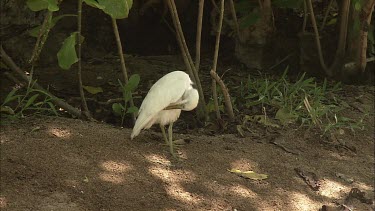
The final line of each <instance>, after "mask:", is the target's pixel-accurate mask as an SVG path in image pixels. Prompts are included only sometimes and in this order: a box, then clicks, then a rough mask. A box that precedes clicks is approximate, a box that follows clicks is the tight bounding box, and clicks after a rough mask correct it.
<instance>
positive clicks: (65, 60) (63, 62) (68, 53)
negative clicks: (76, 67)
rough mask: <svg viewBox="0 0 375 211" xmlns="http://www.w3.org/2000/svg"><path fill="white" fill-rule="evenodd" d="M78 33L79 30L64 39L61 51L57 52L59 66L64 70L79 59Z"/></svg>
mask: <svg viewBox="0 0 375 211" xmlns="http://www.w3.org/2000/svg"><path fill="white" fill-rule="evenodd" d="M77 34H78V33H77V32H73V33H72V34H71V35H70V36H69V37H67V38H66V39H65V40H64V42H63V45H62V46H61V49H60V50H59V52H57V59H58V62H59V66H60V67H61V68H62V69H64V70H67V69H69V68H70V67H71V66H72V64H74V63H76V62H77V61H78V58H77V53H76V49H75V45H76V37H77Z"/></svg>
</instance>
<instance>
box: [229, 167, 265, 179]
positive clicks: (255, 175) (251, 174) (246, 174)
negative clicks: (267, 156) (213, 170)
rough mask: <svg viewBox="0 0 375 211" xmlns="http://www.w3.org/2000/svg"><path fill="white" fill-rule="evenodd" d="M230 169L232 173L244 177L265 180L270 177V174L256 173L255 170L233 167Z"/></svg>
mask: <svg viewBox="0 0 375 211" xmlns="http://www.w3.org/2000/svg"><path fill="white" fill-rule="evenodd" d="M228 171H229V172H231V173H234V174H237V175H238V176H240V177H244V178H247V179H252V180H264V179H267V178H268V175H266V174H258V173H255V172H254V171H241V170H238V169H231V170H229V169H228Z"/></svg>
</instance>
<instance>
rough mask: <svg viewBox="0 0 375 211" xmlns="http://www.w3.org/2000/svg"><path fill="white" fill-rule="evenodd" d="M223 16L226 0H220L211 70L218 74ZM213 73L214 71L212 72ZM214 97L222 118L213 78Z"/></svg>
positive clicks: (217, 114) (218, 117)
mask: <svg viewBox="0 0 375 211" xmlns="http://www.w3.org/2000/svg"><path fill="white" fill-rule="evenodd" d="M223 17H224V0H221V1H220V18H219V25H218V29H217V33H216V43H215V53H214V60H213V64H212V66H213V67H212V70H211V72H213V73H215V74H216V67H217V58H218V56H219V48H220V35H221V27H222V25H223ZM211 75H212V73H211ZM212 98H213V99H214V105H215V111H216V118H217V119H221V115H220V110H219V103H218V100H217V98H218V97H217V90H216V80H215V79H214V78H213V79H212Z"/></svg>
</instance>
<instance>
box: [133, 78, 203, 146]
mask: <svg viewBox="0 0 375 211" xmlns="http://www.w3.org/2000/svg"><path fill="white" fill-rule="evenodd" d="M192 84H193V83H192V81H191V80H190V77H189V75H188V74H186V73H185V72H183V71H174V72H171V73H168V74H166V75H165V76H163V77H162V78H160V79H159V80H158V81H157V82H156V83H155V84H154V85H153V86H152V87H151V89H150V91H149V92H148V93H147V95H146V97H145V99H144V100H143V102H142V105H141V107H140V109H139V115H138V118H137V121H136V122H135V125H134V128H133V131H132V134H131V138H132V139H133V138H134V137H135V136H137V135H138V134H139V133H140V131H141V130H142V129H148V128H150V127H151V126H152V125H153V124H160V125H162V126H164V125H167V124H170V123H173V122H175V121H176V120H177V119H178V117H179V116H180V114H181V109H172V110H164V109H165V108H166V107H168V106H169V105H171V104H180V103H181V104H183V105H184V108H183V109H182V110H192V109H194V108H195V107H196V106H197V104H198V99H199V95H198V92H197V90H195V89H194V88H193V87H192Z"/></svg>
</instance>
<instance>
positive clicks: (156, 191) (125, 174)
mask: <svg viewBox="0 0 375 211" xmlns="http://www.w3.org/2000/svg"><path fill="white" fill-rule="evenodd" d="M348 95H350V93H349V94H348ZM366 99H370V100H371V99H372V100H373V96H372V95H368V98H366ZM372 102H373V101H372ZM370 103H371V101H370ZM360 105H362V104H361V103H360V101H358V105H357V106H360ZM358 108H359V107H358ZM371 109H372V111H373V106H371ZM351 114H352V115H353V116H356V115H357V116H360V111H359V110H358V109H354V108H353V109H352V110H351ZM184 118H192V116H187V117H186V116H185V117H184ZM183 121H184V119H180V120H178V122H177V125H179V124H180V125H181V124H182V122H183ZM365 121H366V122H365V125H366V127H365V130H359V131H358V130H357V131H356V132H355V133H353V132H351V131H350V130H340V131H339V132H338V133H333V134H331V136H330V137H331V138H327V137H326V136H322V133H321V132H320V130H316V129H307V128H304V127H302V128H293V127H290V128H282V129H279V130H277V131H276V132H275V131H273V132H272V131H271V132H267V131H269V130H268V129H267V128H265V127H263V126H261V125H257V124H256V123H254V124H253V125H252V127H251V131H252V132H251V133H250V134H247V135H246V137H240V136H239V134H235V133H233V134H220V133H213V134H214V135H209V133H208V132H207V130H208V129H207V128H205V129H202V128H201V129H197V128H196V129H179V127H176V130H175V138H176V139H180V138H182V139H184V140H185V144H184V145H183V146H181V147H180V148H179V149H178V152H179V155H180V158H181V160H180V161H178V160H176V159H174V158H173V157H171V156H170V154H169V151H168V147H167V146H166V145H165V144H164V142H163V139H162V136H161V133H160V131H159V129H158V127H154V128H153V129H151V130H148V131H143V132H142V133H141V135H140V136H139V137H137V138H136V139H134V140H130V138H129V136H130V133H131V129H127V128H119V127H115V126H111V125H109V124H105V123H95V122H86V121H82V120H77V119H69V118H62V117H47V116H40V117H29V118H25V119H21V120H18V121H16V122H13V123H12V124H9V125H7V126H2V128H1V194H0V207H1V210H69V211H70V210H73V211H81V210H319V208H321V207H322V206H323V205H327V206H337V205H338V204H343V203H344V200H345V198H346V197H347V196H348V194H349V192H350V190H351V189H352V188H358V189H359V190H360V191H363V192H364V193H365V197H366V198H368V199H370V200H372V199H373V197H374V184H373V181H374V154H373V152H374V120H373V116H371V117H368V118H365ZM332 137H335V138H332ZM335 140H336V141H335ZM337 140H339V141H337ZM275 143H276V144H275ZM295 168H299V169H301V170H302V171H304V172H312V173H314V174H315V175H316V176H317V178H318V179H319V182H320V188H319V190H317V191H314V190H313V189H312V188H310V187H309V185H308V184H307V183H305V181H304V180H303V179H302V178H301V177H300V176H299V175H298V174H297V173H296V171H295ZM230 169H238V170H242V171H248V170H252V171H254V172H256V173H261V174H266V175H267V176H268V178H267V179H264V180H251V179H246V178H243V177H239V176H238V175H236V174H233V173H230V172H229V171H228V170H230ZM338 175H341V176H340V177H339V176H338ZM342 175H344V176H342ZM348 178H349V179H348ZM351 180H353V181H351ZM351 205H352V207H353V208H355V210H372V209H374V205H373V201H372V204H371V203H370V204H368V203H364V202H361V201H360V200H358V199H354V200H352V202H351Z"/></svg>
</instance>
